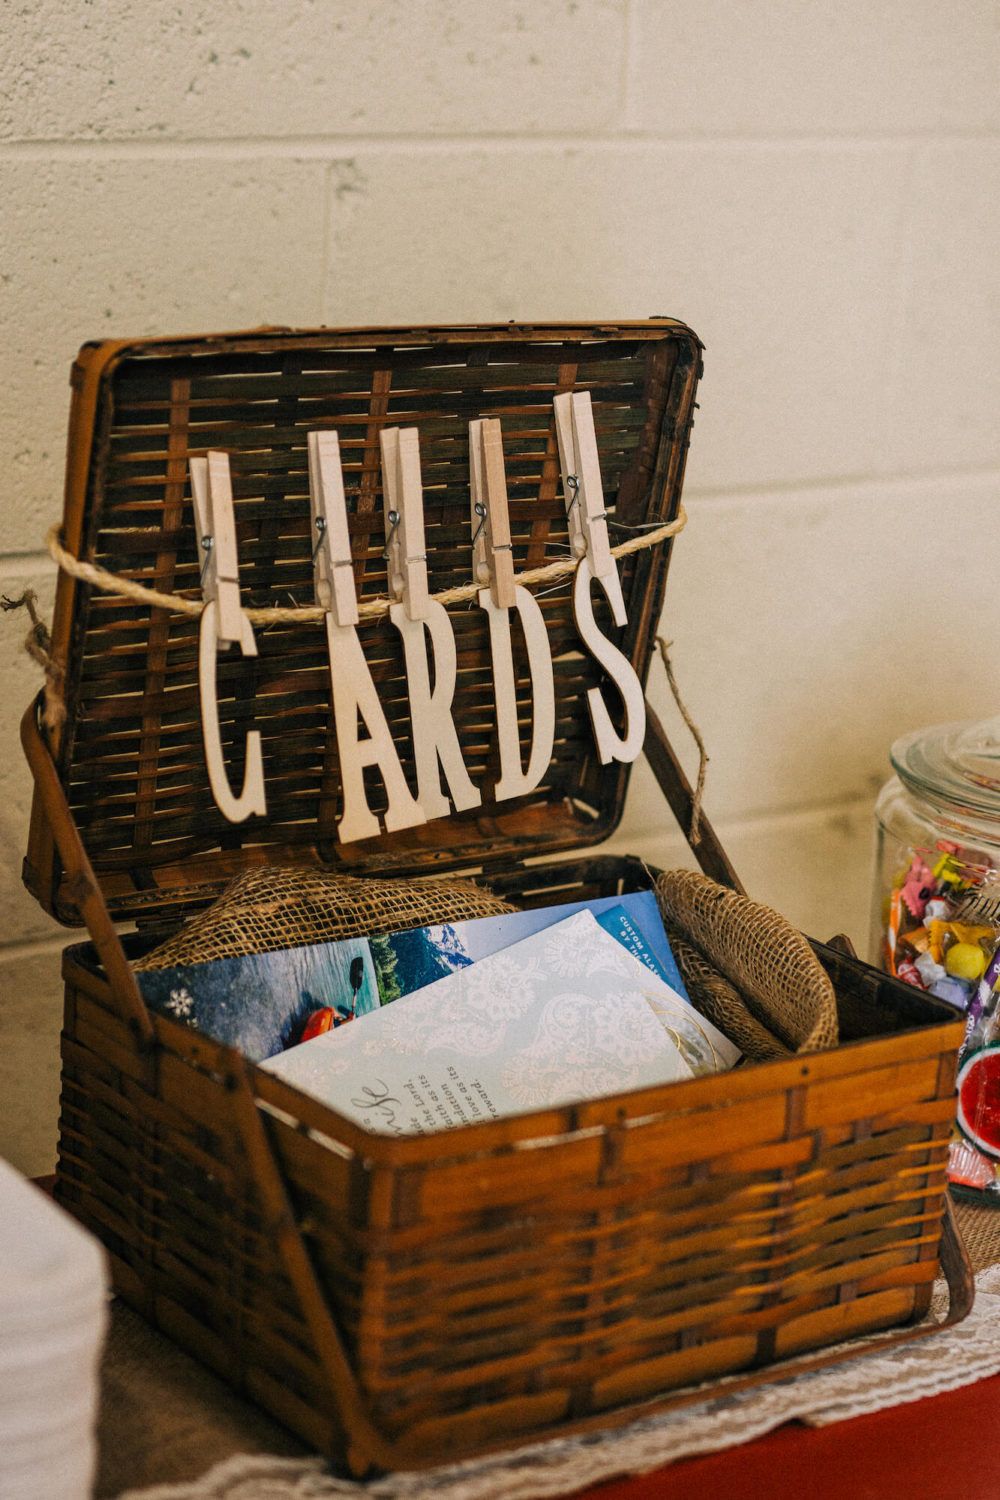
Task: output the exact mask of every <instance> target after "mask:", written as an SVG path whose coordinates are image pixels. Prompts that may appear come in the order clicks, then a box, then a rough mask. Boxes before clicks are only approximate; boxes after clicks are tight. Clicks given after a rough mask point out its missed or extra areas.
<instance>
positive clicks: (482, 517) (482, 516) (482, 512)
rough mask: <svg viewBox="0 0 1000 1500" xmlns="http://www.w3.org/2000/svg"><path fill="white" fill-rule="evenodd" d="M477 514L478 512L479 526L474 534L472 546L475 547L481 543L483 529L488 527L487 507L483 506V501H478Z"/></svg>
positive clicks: (476, 505)
mask: <svg viewBox="0 0 1000 1500" xmlns="http://www.w3.org/2000/svg"><path fill="white" fill-rule="evenodd" d="M475 512H476V515H477V516H478V517H479V525H478V526H477V527H476V529H475V531H474V532H473V534H472V545H473V546H475V545H476V543H477V542H478V541H479V538H480V536H481V535H482V531H483V527H484V526H485V525H486V506H485V505H484V504H483V502H482V501H481V500H477V501H476V504H475Z"/></svg>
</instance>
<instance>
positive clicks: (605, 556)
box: [552, 391, 615, 578]
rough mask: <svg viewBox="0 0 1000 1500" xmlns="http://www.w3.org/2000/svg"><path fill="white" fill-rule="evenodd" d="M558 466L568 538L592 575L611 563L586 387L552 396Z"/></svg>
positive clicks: (602, 573) (603, 574)
mask: <svg viewBox="0 0 1000 1500" xmlns="http://www.w3.org/2000/svg"><path fill="white" fill-rule="evenodd" d="M552 406H553V409H554V410H555V415H556V441H557V443H558V445H559V465H560V468H561V469H562V482H563V495H564V497H565V500H566V520H567V525H568V526H569V542H570V546H571V547H572V549H573V551H574V553H575V554H576V556H577V557H584V556H587V557H589V558H590V570H591V572H592V573H593V575H594V577H595V578H606V577H607V576H608V574H609V573H610V572H611V571H612V569H613V568H614V566H615V560H614V558H613V557H612V556H611V545H610V543H609V541H608V522H607V511H606V510H605V508H604V488H603V485H602V484H601V465H600V460H599V459H598V454H597V434H596V432H595V431H594V408H593V405H592V403H591V399H590V392H589V391H565V392H564V393H563V394H562V395H559V396H554V397H553V398H552Z"/></svg>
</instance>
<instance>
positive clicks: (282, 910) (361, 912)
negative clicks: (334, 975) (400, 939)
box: [135, 866, 516, 969]
mask: <svg viewBox="0 0 1000 1500" xmlns="http://www.w3.org/2000/svg"><path fill="white" fill-rule="evenodd" d="M515 910H516V908H515V907H513V906H511V905H510V903H509V902H507V901H501V900H500V898H499V897H498V896H494V895H492V894H491V892H489V891H487V890H484V889H483V887H482V886H479V885H476V883H475V882H474V881H472V880H442V879H436V878H434V877H427V876H421V877H419V878H417V879H409V880H369V879H361V878H359V877H358V876H355V875H340V874H337V873H333V872H328V871H325V870H310V869H298V868H294V867H287V866H278V867H276V868H275V867H271V868H266V869H260V870H248V871H247V872H246V873H245V874H243V875H239V876H237V878H236V879H235V880H234V881H232V883H231V884H230V885H228V886H227V887H226V889H225V890H224V891H223V892H222V895H221V896H220V897H219V899H218V900H217V901H216V902H214V904H213V905H212V906H210V907H208V908H207V909H206V910H205V911H203V912H199V913H198V915H197V916H195V917H193V918H192V919H191V921H190V922H188V924H187V925H186V926H185V927H182V928H181V930H180V931H179V932H176V933H174V935H173V936H172V937H169V938H168V939H167V940H166V942H164V943H161V944H160V946H159V947H158V948H154V949H153V950H152V952H150V953H147V954H146V955H145V957H143V958H142V959H140V960H139V961H138V962H137V963H136V965H135V967H136V968H137V969H169V968H172V967H173V965H174V964H201V963H208V962H209V961H210V960H211V959H215V958H238V957H241V956H242V955H243V954H247V953H271V952H274V951H276V950H277V949H279V948H297V947H299V946H302V945H305V944H308V943H326V942H335V941H337V940H338V939H340V938H349V937H376V936H378V935H379V934H380V933H386V932H401V931H403V930H404V929H405V928H408V927H425V926H427V925H428V924H429V923H431V922H435V923H436V922H464V921H468V920H469V919H470V918H472V917H495V916H500V915H502V914H503V913H505V912H511V911H515Z"/></svg>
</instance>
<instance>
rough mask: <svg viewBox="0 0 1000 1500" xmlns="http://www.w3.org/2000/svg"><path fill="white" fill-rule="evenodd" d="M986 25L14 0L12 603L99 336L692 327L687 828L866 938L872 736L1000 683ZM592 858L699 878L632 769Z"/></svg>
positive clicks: (13, 786) (674, 624) (23, 1039)
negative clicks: (693, 787) (606, 837)
mask: <svg viewBox="0 0 1000 1500" xmlns="http://www.w3.org/2000/svg"><path fill="white" fill-rule="evenodd" d="M996 23H997V11H996V8H995V5H994V4H993V3H992V0H961V3H959V4H953V5H941V4H940V3H939V0H878V3H877V4H871V3H869V0H760V3H755V4H738V3H735V0H699V3H698V4H691V3H689V0H685V3H683V4H679V3H673V0H670V3H656V0H546V3H541V0H535V3H532V0H409V3H407V0H381V3H375V0H369V3H364V4H362V3H359V0H282V3H280V4H277V3H271V4H268V3H264V0H211V3H208V0H189V3H185V4H169V5H168V4H164V3H161V0H141V3H140V0H100V3H96V4H94V3H81V0H8V4H7V5H6V6H4V7H3V13H2V17H0V25H2V27H3V30H4V31H5V32H6V36H5V42H4V46H3V48H2V49H0V140H2V144H0V216H2V217H0V224H2V229H0V304H2V327H3V340H2V346H3V359H4V371H3V381H2V391H0V454H2V458H0V473H2V475H3V486H4V505H3V513H2V515H3V525H2V532H0V582H2V585H3V588H4V590H5V591H6V592H7V593H13V592H15V591H20V590H21V589H22V588H23V587H24V586H25V585H27V584H31V585H33V586H34V587H35V588H37V589H38V591H39V594H40V596H41V598H42V600H43V601H44V602H45V604H46V606H48V605H49V604H50V602H51V596H52V574H51V569H50V567H49V565H48V563H47V561H46V559H45V557H44V555H43V553H42V550H41V545H40V539H41V537H42V535H43V533H44V530H45V528H46V526H47V525H48V524H49V522H50V521H51V520H52V519H53V518H54V517H56V516H57V515H58V513H59V509H60V491H61V467H62V458H63V451H64V434H65V425H66V412H67V406H68V390H67V373H68V369H69V364H70V361H71V359H72V357H73V354H74V353H75V351H76V349H77V347H78V345H79V344H80V343H81V342H82V341H83V340H84V339H87V338H93V337H95V336H100V335H140V334H152V333H177V332H194V331H203V330H213V329H220V328H226V327H230V328H239V327H246V326H252V325H255V324H260V323H291V324H300V325H306V326H308V325H314V324H319V323H328V324H338V323H348V324H350V323H369V322H373V323H379V322H386V323H392V322H402V323H411V322H424V321H429V322H434V321H441V322H451V321H456V320H496V319H507V318H522V319H533V320H542V319H563V318H580V319H591V318H597V319H615V318H632V317H642V316H645V315H647V314H650V313H669V314H676V315H678V316H680V317H682V318H684V319H685V320H686V321H688V322H689V323H690V324H691V325H692V326H693V327H694V328H695V329H696V330H697V332H698V333H699V334H700V335H701V337H702V338H703V339H704V340H705V343H706V345H707V355H706V376H705V381H704V385H703V387H702V392H701V403H702V406H701V411H700V413H699V420H698V425H697V427H696V429H695V432H694V439H693V447H692V451H691V460H690V466H689V479H688V488H687V497H688V500H689V508H690V512H691V523H690V526H689V529H688V531H687V533H686V534H685V536H684V538H683V539H682V541H681V542H680V544H679V545H678V548H677V550H676V553H675V560H674V567H673V574H672V579H671V592H670V603H669V606H668V609H667V614H666V618H665V622H664V625H665V629H666V631H667V633H668V634H669V635H670V636H671V637H672V638H673V639H674V641H675V642H676V646H675V660H676V667H677V671H678V675H679V677H680V679H681V683H682V686H683V689H684V690H685V692H686V694H687V696H688V698H689V701H690V705H691V708H692V709H693V711H694V713H695V715H696V717H697V719H698V720H699V721H700V723H701V726H702V728H703V730H704V733H705V736H706V738H707V740H708V743H709V746H710V749H711V754H712V764H711V769H710V779H709V786H708V796H707V806H708V810H709V812H710V814H711V816H712V817H713V819H714V820H715V822H716V823H717V825H718V827H719V828H720V830H721V832H722V835H723V837H724V840H725V843H726V845H727V847H728V849H729V850H730V852H731V854H732V856H733V859H734V861H735V863H736V866H737V868H738V869H739V870H740V871H741V873H742V875H743V877H744V879H745V881H746V883H747V885H748V886H749V888H750V889H751V891H752V892H754V893H755V894H757V895H758V896H759V897H761V898H762V899H764V900H767V901H770V902H772V903H773V904H775V905H776V906H778V907H779V908H780V909H781V910H783V911H785V912H786V913H787V914H788V915H789V916H790V917H791V918H792V919H793V920H794V921H795V922H797V923H798V924H799V925H801V926H803V927H805V928H806V929H808V930H810V931H813V932H815V933H817V934H819V935H822V936H825V935H829V933H831V932H833V931H834V930H836V929H838V928H847V930H849V931H850V932H852V934H853V935H854V936H855V937H856V938H857V939H859V940H863V938H864V927H865V907H866V901H867V886H868V859H869V841H870V824H871V803H872V797H873V791H874V788H875V787H876V786H877V784H878V783H879V782H880V781H881V780H882V778H883V776H884V773H885V769H886V751H887V748H888V746H889V744H890V742H891V741H892V739H893V738H894V737H895V736H896V735H898V734H900V733H902V732H903V731H905V730H908V729H910V728H913V727H915V726H917V725H920V724H922V723H930V722H934V721H937V720H941V719H947V718H958V717H965V716H969V715H974V714H981V713H984V712H986V711H993V712H995V711H996V710H997V708H998V699H1000V693H998V682H997V670H996V642H997V640H998V638H1000V589H998V588H997V573H998V567H1000V557H998V551H1000V549H998V548H997V545H996V541H995V535H996V524H997V516H998V512H997V508H996V500H997V491H998V477H1000V446H998V430H997V422H996V416H997V348H998V346H1000V338H998V332H997V301H996V296H995V286H994V284H993V281H992V269H993V265H994V264H995V259H996V254H995V247H996V240H997V221H996V209H995V204H996V199H997V194H996V189H997V172H996V168H997V128H998V124H1000V119H998V116H1000V95H998V90H997V87H996V79H997V62H998V50H1000V49H998V40H997V30H996ZM0 628H2V635H0V645H2V647H3V650H2V653H0V715H2V725H3V747H4V749H3V755H2V756H0V1101H2V1105H0V1154H6V1155H8V1156H10V1157H12V1158H13V1159H14V1160H15V1161H16V1162H17V1163H18V1164H19V1165H21V1166H22V1167H24V1168H25V1169H26V1170H29V1171H33V1172H41V1171H44V1170H47V1169H48V1168H49V1166H50V1164H51V1162H52V1159H53V1152H54V1138H55V1115H56V1092H57V1067H58V1063H57V1034H58V1028H59V1005H60V996H59V980H58V969H59V957H58V955H59V949H60V945H61V942H62V941H63V937H62V934H61V933H60V932H58V931H57V930H56V929H55V928H54V925H53V924H52V923H51V922H49V921H48V920H47V919H46V918H45V917H44V916H43V915H42V914H41V912H40V911H39V910H38V909H37V908H36V907H35V906H34V905H33V903H32V902H31V901H30V900H29V899H28V897H27V896H26V895H25V894H24V893H23V892H22V890H21V888H20V885H19V867H20V862H21V858H22V855H23V851H24V842H25V833H26V827H27V817H28V804H29V784H28V777H27V774H26V772H25V770H24V768H23V767H22V763H21V758H20V752H19V749H18V746H17V738H16V726H17V718H18V715H19V712H20V710H21V708H22V707H23V705H24V704H25V703H26V702H27V700H28V698H29V695H30V694H31V693H32V691H33V690H34V687H35V684H36V680H37V677H36V671H35V669H34V667H33V666H32V665H31V663H30V662H28V661H27V660H26V659H25V658H23V657H21V656H20V655H19V654H18V650H17V647H18V645H19V641H20V638H21V636H22V635H23V630H24V624H23V622H22V620H21V618H20V617H8V618H6V619H5V620H4V622H3V625H2V627H0ZM654 677H655V682H654V687H653V695H654V698H655V699H656V700H657V701H658V702H659V703H660V704H662V705H663V706H664V713H665V716H666V717H667V719H668V720H669V722H670V724H671V726H672V727H676V717H675V715H674V714H673V712H672V711H671V710H670V709H669V708H667V707H666V703H665V693H664V689H663V684H662V682H661V680H660V677H659V675H658V667H656V666H654ZM677 732H678V734H679V735H681V736H682V735H683V730H681V729H678V730H677ZM617 842H618V844H619V845H620V846H621V847H627V848H631V849H633V850H635V851H637V852H641V853H643V854H645V855H646V856H647V857H649V858H651V859H654V860H658V861H660V862H669V861H671V860H675V859H678V858H681V857H682V850H683V845H682V842H681V841H680V839H679V837H678V834H677V831H676V828H674V827H672V826H671V823H670V819H669V815H668V814H667V812H666V811H665V809H664V807H663V806H662V804H661V803H660V802H659V801H658V799H657V797H656V795H655V793H654V790H653V787H652V785H651V781H650V778H649V776H648V775H646V774H645V773H644V772H642V771H641V770H640V771H639V772H638V774H637V775H636V777H635V780H634V783H633V787H632V791H631V795H630V800H629V805H628V810H627V813H626V817H625V821H624V825H623V827H622V831H621V834H620V837H619V839H618V841H617Z"/></svg>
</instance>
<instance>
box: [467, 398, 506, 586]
mask: <svg viewBox="0 0 1000 1500" xmlns="http://www.w3.org/2000/svg"><path fill="white" fill-rule="evenodd" d="M469 472H470V476H471V480H472V567H473V571H474V573H475V575H476V578H477V579H478V580H479V582H480V583H482V584H484V585H485V584H487V583H488V584H489V586H490V594H491V595H492V598H493V603H494V604H495V605H496V606H497V607H498V608H499V609H511V608H513V605H514V587H515V585H514V552H513V547H512V545H511V539H510V514H509V512H508V510H507V476H506V474H505V472H504V465H503V437H502V433H501V430H500V422H499V420H498V419H497V418H496V417H484V418H481V419H480V420H478V421H475V422H470V423H469Z"/></svg>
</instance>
